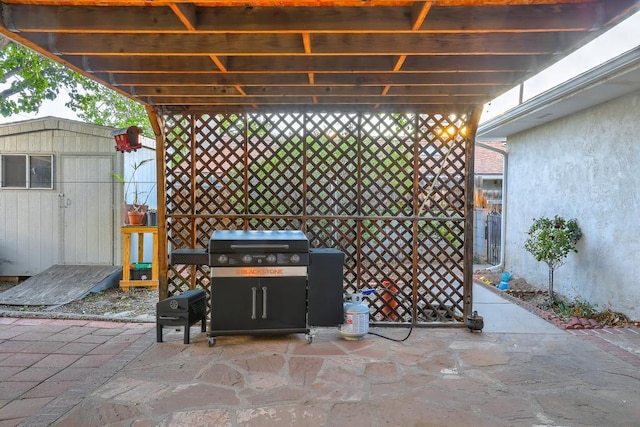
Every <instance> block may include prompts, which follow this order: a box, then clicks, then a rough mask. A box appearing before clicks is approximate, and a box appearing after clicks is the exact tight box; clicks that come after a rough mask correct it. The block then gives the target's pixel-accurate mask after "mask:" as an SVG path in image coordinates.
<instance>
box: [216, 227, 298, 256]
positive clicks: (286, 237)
mask: <svg viewBox="0 0 640 427" xmlns="http://www.w3.org/2000/svg"><path fill="white" fill-rule="evenodd" d="M221 252H224V253H268V252H278V253H287V252H298V253H301V252H309V239H307V236H305V235H304V233H303V232H302V231H300V230H216V231H214V232H213V234H212V235H211V239H210V240H209V253H221Z"/></svg>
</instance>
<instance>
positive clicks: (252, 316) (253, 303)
mask: <svg viewBox="0 0 640 427" xmlns="http://www.w3.org/2000/svg"><path fill="white" fill-rule="evenodd" d="M257 292H258V288H256V287H255V286H254V287H253V288H251V294H252V296H253V301H252V304H251V318H252V319H255V318H256V293H257Z"/></svg>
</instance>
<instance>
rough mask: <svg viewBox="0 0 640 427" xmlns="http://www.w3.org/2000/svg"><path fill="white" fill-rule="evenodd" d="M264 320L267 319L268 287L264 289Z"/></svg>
mask: <svg viewBox="0 0 640 427" xmlns="http://www.w3.org/2000/svg"><path fill="white" fill-rule="evenodd" d="M262 318H263V319H266V318H267V287H266V286H263V287H262Z"/></svg>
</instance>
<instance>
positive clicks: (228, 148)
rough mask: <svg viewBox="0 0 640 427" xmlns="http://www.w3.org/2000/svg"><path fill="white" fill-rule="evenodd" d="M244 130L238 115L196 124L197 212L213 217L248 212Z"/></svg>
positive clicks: (200, 121)
mask: <svg viewBox="0 0 640 427" xmlns="http://www.w3.org/2000/svg"><path fill="white" fill-rule="evenodd" d="M207 119H208V120H207ZM244 126H245V122H244V120H243V116H239V115H235V114H230V115H222V114H218V115H215V116H211V117H209V116H203V117H200V118H199V119H198V120H197V121H196V124H195V140H196V141H197V144H196V146H195V159H194V161H195V168H196V187H197V194H196V197H195V211H196V212H198V213H200V214H211V215H213V214H241V213H243V212H244V211H245V198H244V182H245V172H244V171H245V159H244V157H245V142H246V141H245V132H244V130H245V129H244Z"/></svg>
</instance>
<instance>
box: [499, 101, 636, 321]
mask: <svg viewBox="0 0 640 427" xmlns="http://www.w3.org/2000/svg"><path fill="white" fill-rule="evenodd" d="M508 147H509V155H508V156H509V158H508V162H509V167H508V177H507V179H508V181H507V182H508V185H507V203H508V206H507V219H506V255H505V257H506V260H505V270H506V271H509V272H510V273H512V274H513V275H515V276H516V277H523V278H525V279H526V280H527V281H528V282H530V283H532V284H536V285H539V286H540V287H542V288H545V289H546V287H547V283H548V281H547V277H548V269H547V266H546V264H544V263H539V262H537V261H535V259H534V258H533V256H532V255H531V254H530V253H529V252H527V251H525V250H524V249H523V245H524V241H525V240H526V237H527V236H526V232H527V230H528V229H529V227H530V225H531V223H532V222H533V218H538V217H540V216H547V217H553V216H554V215H556V214H558V215H560V216H563V217H565V218H576V219H577V220H578V224H579V225H580V227H581V229H582V231H583V238H582V239H581V240H580V242H579V243H578V253H577V254H576V253H571V254H569V256H568V259H567V263H566V264H565V265H563V266H562V267H560V268H559V269H558V270H556V273H555V280H554V284H555V286H554V289H555V290H556V291H557V292H560V293H562V294H563V295H566V296H569V297H574V296H576V294H577V295H579V296H580V297H581V298H582V299H584V300H586V301H589V302H591V303H592V304H596V305H598V306H599V307H600V308H602V307H604V306H606V305H607V304H611V309H612V310H615V311H620V312H623V313H625V314H627V315H628V316H630V317H632V318H634V319H640V93H634V94H632V95H627V96H625V97H622V98H618V99H616V100H614V101H611V102H608V103H605V104H602V105H600V106H598V107H594V108H591V109H588V110H585V111H582V112H579V113H576V114H574V115H572V116H568V117H566V118H563V119H560V120H556V121H554V122H551V123H549V124H546V125H543V126H540V127H537V128H534V129H531V130H529V131H526V132H523V133H520V134H517V135H512V136H510V137H509V138H508Z"/></svg>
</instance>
